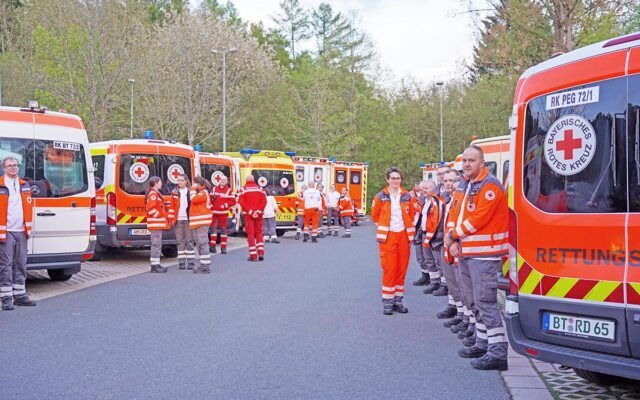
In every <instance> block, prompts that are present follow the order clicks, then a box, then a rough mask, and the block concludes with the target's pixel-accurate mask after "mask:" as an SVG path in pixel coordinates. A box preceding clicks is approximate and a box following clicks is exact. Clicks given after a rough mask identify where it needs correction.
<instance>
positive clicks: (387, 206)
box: [371, 167, 415, 315]
mask: <svg viewBox="0 0 640 400" xmlns="http://www.w3.org/2000/svg"><path fill="white" fill-rule="evenodd" d="M401 181H402V174H401V172H400V170H399V169H398V168H396V167H391V168H389V169H388V170H387V184H388V186H387V187H386V188H384V189H383V190H382V191H381V192H380V193H378V194H377V195H376V196H375V197H374V199H373V206H372V207H371V219H372V220H373V222H375V223H376V226H377V231H376V240H377V241H378V247H379V250H380V264H381V266H382V307H383V309H382V310H383V313H384V315H392V314H393V312H394V311H395V312H399V313H403V314H404V313H406V312H408V311H409V310H408V309H407V308H406V307H405V306H404V304H403V303H402V299H403V297H404V279H405V276H406V274H407V267H408V266H409V258H410V256H411V250H410V244H411V242H413V237H414V235H415V228H414V226H413V218H414V214H415V211H414V207H413V198H412V196H411V194H409V193H408V192H407V191H406V190H405V189H404V188H403V187H402V186H401Z"/></svg>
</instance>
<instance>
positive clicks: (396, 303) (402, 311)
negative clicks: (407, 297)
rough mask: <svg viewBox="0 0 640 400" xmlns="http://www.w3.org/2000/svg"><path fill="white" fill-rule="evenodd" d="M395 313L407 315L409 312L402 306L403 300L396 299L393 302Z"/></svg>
mask: <svg viewBox="0 0 640 400" xmlns="http://www.w3.org/2000/svg"><path fill="white" fill-rule="evenodd" d="M393 311H395V312H399V313H400V314H406V313H408V312H409V309H408V308H407V307H405V306H404V304H402V298H395V299H394V300H393Z"/></svg>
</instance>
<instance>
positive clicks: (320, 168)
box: [291, 156, 335, 189]
mask: <svg viewBox="0 0 640 400" xmlns="http://www.w3.org/2000/svg"><path fill="white" fill-rule="evenodd" d="M291 158H292V159H293V164H294V165H295V166H296V182H297V183H298V186H300V185H306V184H309V183H310V182H313V183H315V184H322V185H324V187H325V189H329V186H330V185H331V184H332V178H333V162H334V161H335V160H334V159H332V158H325V157H301V156H294V157H291Z"/></svg>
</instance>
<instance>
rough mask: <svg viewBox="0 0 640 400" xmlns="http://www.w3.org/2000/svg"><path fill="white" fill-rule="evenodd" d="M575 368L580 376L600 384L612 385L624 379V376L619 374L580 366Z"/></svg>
mask: <svg viewBox="0 0 640 400" xmlns="http://www.w3.org/2000/svg"><path fill="white" fill-rule="evenodd" d="M573 370H574V371H575V373H576V375H578V376H579V377H580V378H582V379H585V380H587V381H589V382H592V383H596V384H598V385H612V384H614V383H616V382H619V381H620V380H622V378H620V377H618V376H615V375H609V374H603V373H602V372H595V371H589V370H586V369H580V368H574V369H573Z"/></svg>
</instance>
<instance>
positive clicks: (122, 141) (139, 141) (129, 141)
mask: <svg viewBox="0 0 640 400" xmlns="http://www.w3.org/2000/svg"><path fill="white" fill-rule="evenodd" d="M120 144H125V145H143V146H147V145H151V146H157V145H162V146H170V147H177V148H180V149H185V150H191V151H193V147H191V146H189V145H186V144H183V143H171V142H169V141H167V140H162V139H116V140H105V141H102V142H93V143H91V144H90V145H89V146H90V147H93V148H96V147H108V146H111V145H120Z"/></svg>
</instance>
